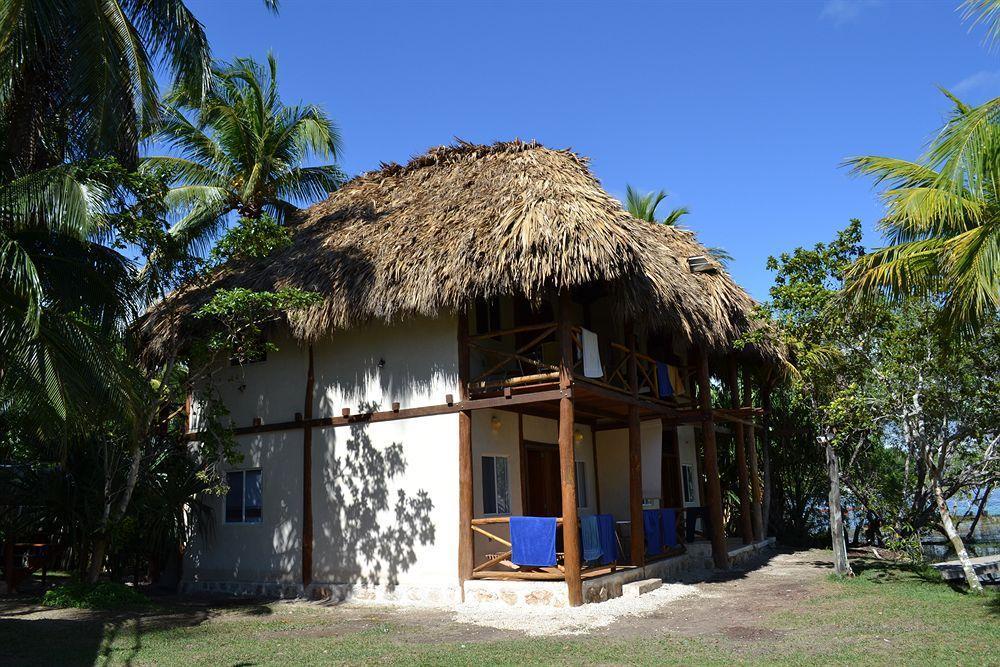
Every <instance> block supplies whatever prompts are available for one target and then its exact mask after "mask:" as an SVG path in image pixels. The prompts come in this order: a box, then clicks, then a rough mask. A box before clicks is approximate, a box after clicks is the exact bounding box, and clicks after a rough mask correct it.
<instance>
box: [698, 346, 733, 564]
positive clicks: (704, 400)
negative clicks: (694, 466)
mask: <svg viewBox="0 0 1000 667" xmlns="http://www.w3.org/2000/svg"><path fill="white" fill-rule="evenodd" d="M697 364H698V402H699V404H700V407H701V415H702V416H701V435H702V441H703V443H704V447H705V477H706V478H707V483H706V486H707V487H708V489H707V490H708V493H707V494H706V495H707V496H708V498H707V499H706V500H707V504H708V517H709V523H711V524H712V526H711V528H712V534H711V537H712V560H713V561H714V562H715V567H717V568H719V569H720V570H726V569H729V549H728V547H727V546H726V527H725V525H723V522H722V485H721V483H720V481H719V459H718V453H717V452H716V447H715V418H714V417H713V416H712V381H711V377H710V373H709V369H708V352H707V351H706V350H704V349H698V351H697Z"/></svg>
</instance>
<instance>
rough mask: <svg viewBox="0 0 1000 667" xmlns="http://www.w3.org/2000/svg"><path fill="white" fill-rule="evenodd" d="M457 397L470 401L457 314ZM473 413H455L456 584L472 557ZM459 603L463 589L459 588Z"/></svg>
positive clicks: (468, 574) (461, 318)
mask: <svg viewBox="0 0 1000 667" xmlns="http://www.w3.org/2000/svg"><path fill="white" fill-rule="evenodd" d="M458 395H459V397H460V398H461V400H463V401H464V400H466V399H468V397H469V318H468V315H467V314H466V312H465V311H464V310H462V311H461V312H459V314H458ZM472 502H473V501H472V411H471V410H463V411H461V412H459V413H458V580H459V584H464V583H465V581H467V580H468V579H471V578H472V568H473V561H474V560H475V555H474V552H473V549H474V545H473V539H472V507H473V504H472ZM462 599H463V600H464V599H465V587H464V586H462Z"/></svg>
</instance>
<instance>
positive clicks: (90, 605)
mask: <svg viewBox="0 0 1000 667" xmlns="http://www.w3.org/2000/svg"><path fill="white" fill-rule="evenodd" d="M42 604H43V605H45V606H47V607H79V608H81V609H118V608H121V607H136V606H147V605H149V598H147V597H146V596H145V595H143V594H142V593H140V592H139V591H137V590H135V589H134V588H131V587H129V586H125V585H124V584H115V583H111V582H100V583H97V584H88V583H84V582H81V581H73V582H70V583H67V584H61V585H59V586H56V587H55V588H52V589H51V590H48V591H46V592H45V595H44V596H43V597H42Z"/></svg>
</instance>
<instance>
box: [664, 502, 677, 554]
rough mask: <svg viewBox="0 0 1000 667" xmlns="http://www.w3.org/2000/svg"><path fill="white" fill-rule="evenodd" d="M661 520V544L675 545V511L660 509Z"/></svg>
mask: <svg viewBox="0 0 1000 667" xmlns="http://www.w3.org/2000/svg"><path fill="white" fill-rule="evenodd" d="M660 518H661V519H662V520H663V544H664V545H665V546H668V547H676V546H677V513H676V512H675V511H674V510H673V509H670V508H668V509H662V510H660Z"/></svg>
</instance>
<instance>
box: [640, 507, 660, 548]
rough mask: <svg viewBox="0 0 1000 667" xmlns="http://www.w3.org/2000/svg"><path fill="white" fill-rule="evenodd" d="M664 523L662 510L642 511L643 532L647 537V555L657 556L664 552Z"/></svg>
mask: <svg viewBox="0 0 1000 667" xmlns="http://www.w3.org/2000/svg"><path fill="white" fill-rule="evenodd" d="M662 523H663V521H662V519H661V518H660V510H643V511H642V532H643V533H645V535H646V555H649V556H655V555H657V554H659V553H660V552H662V551H663V528H662V527H661V524H662Z"/></svg>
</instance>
